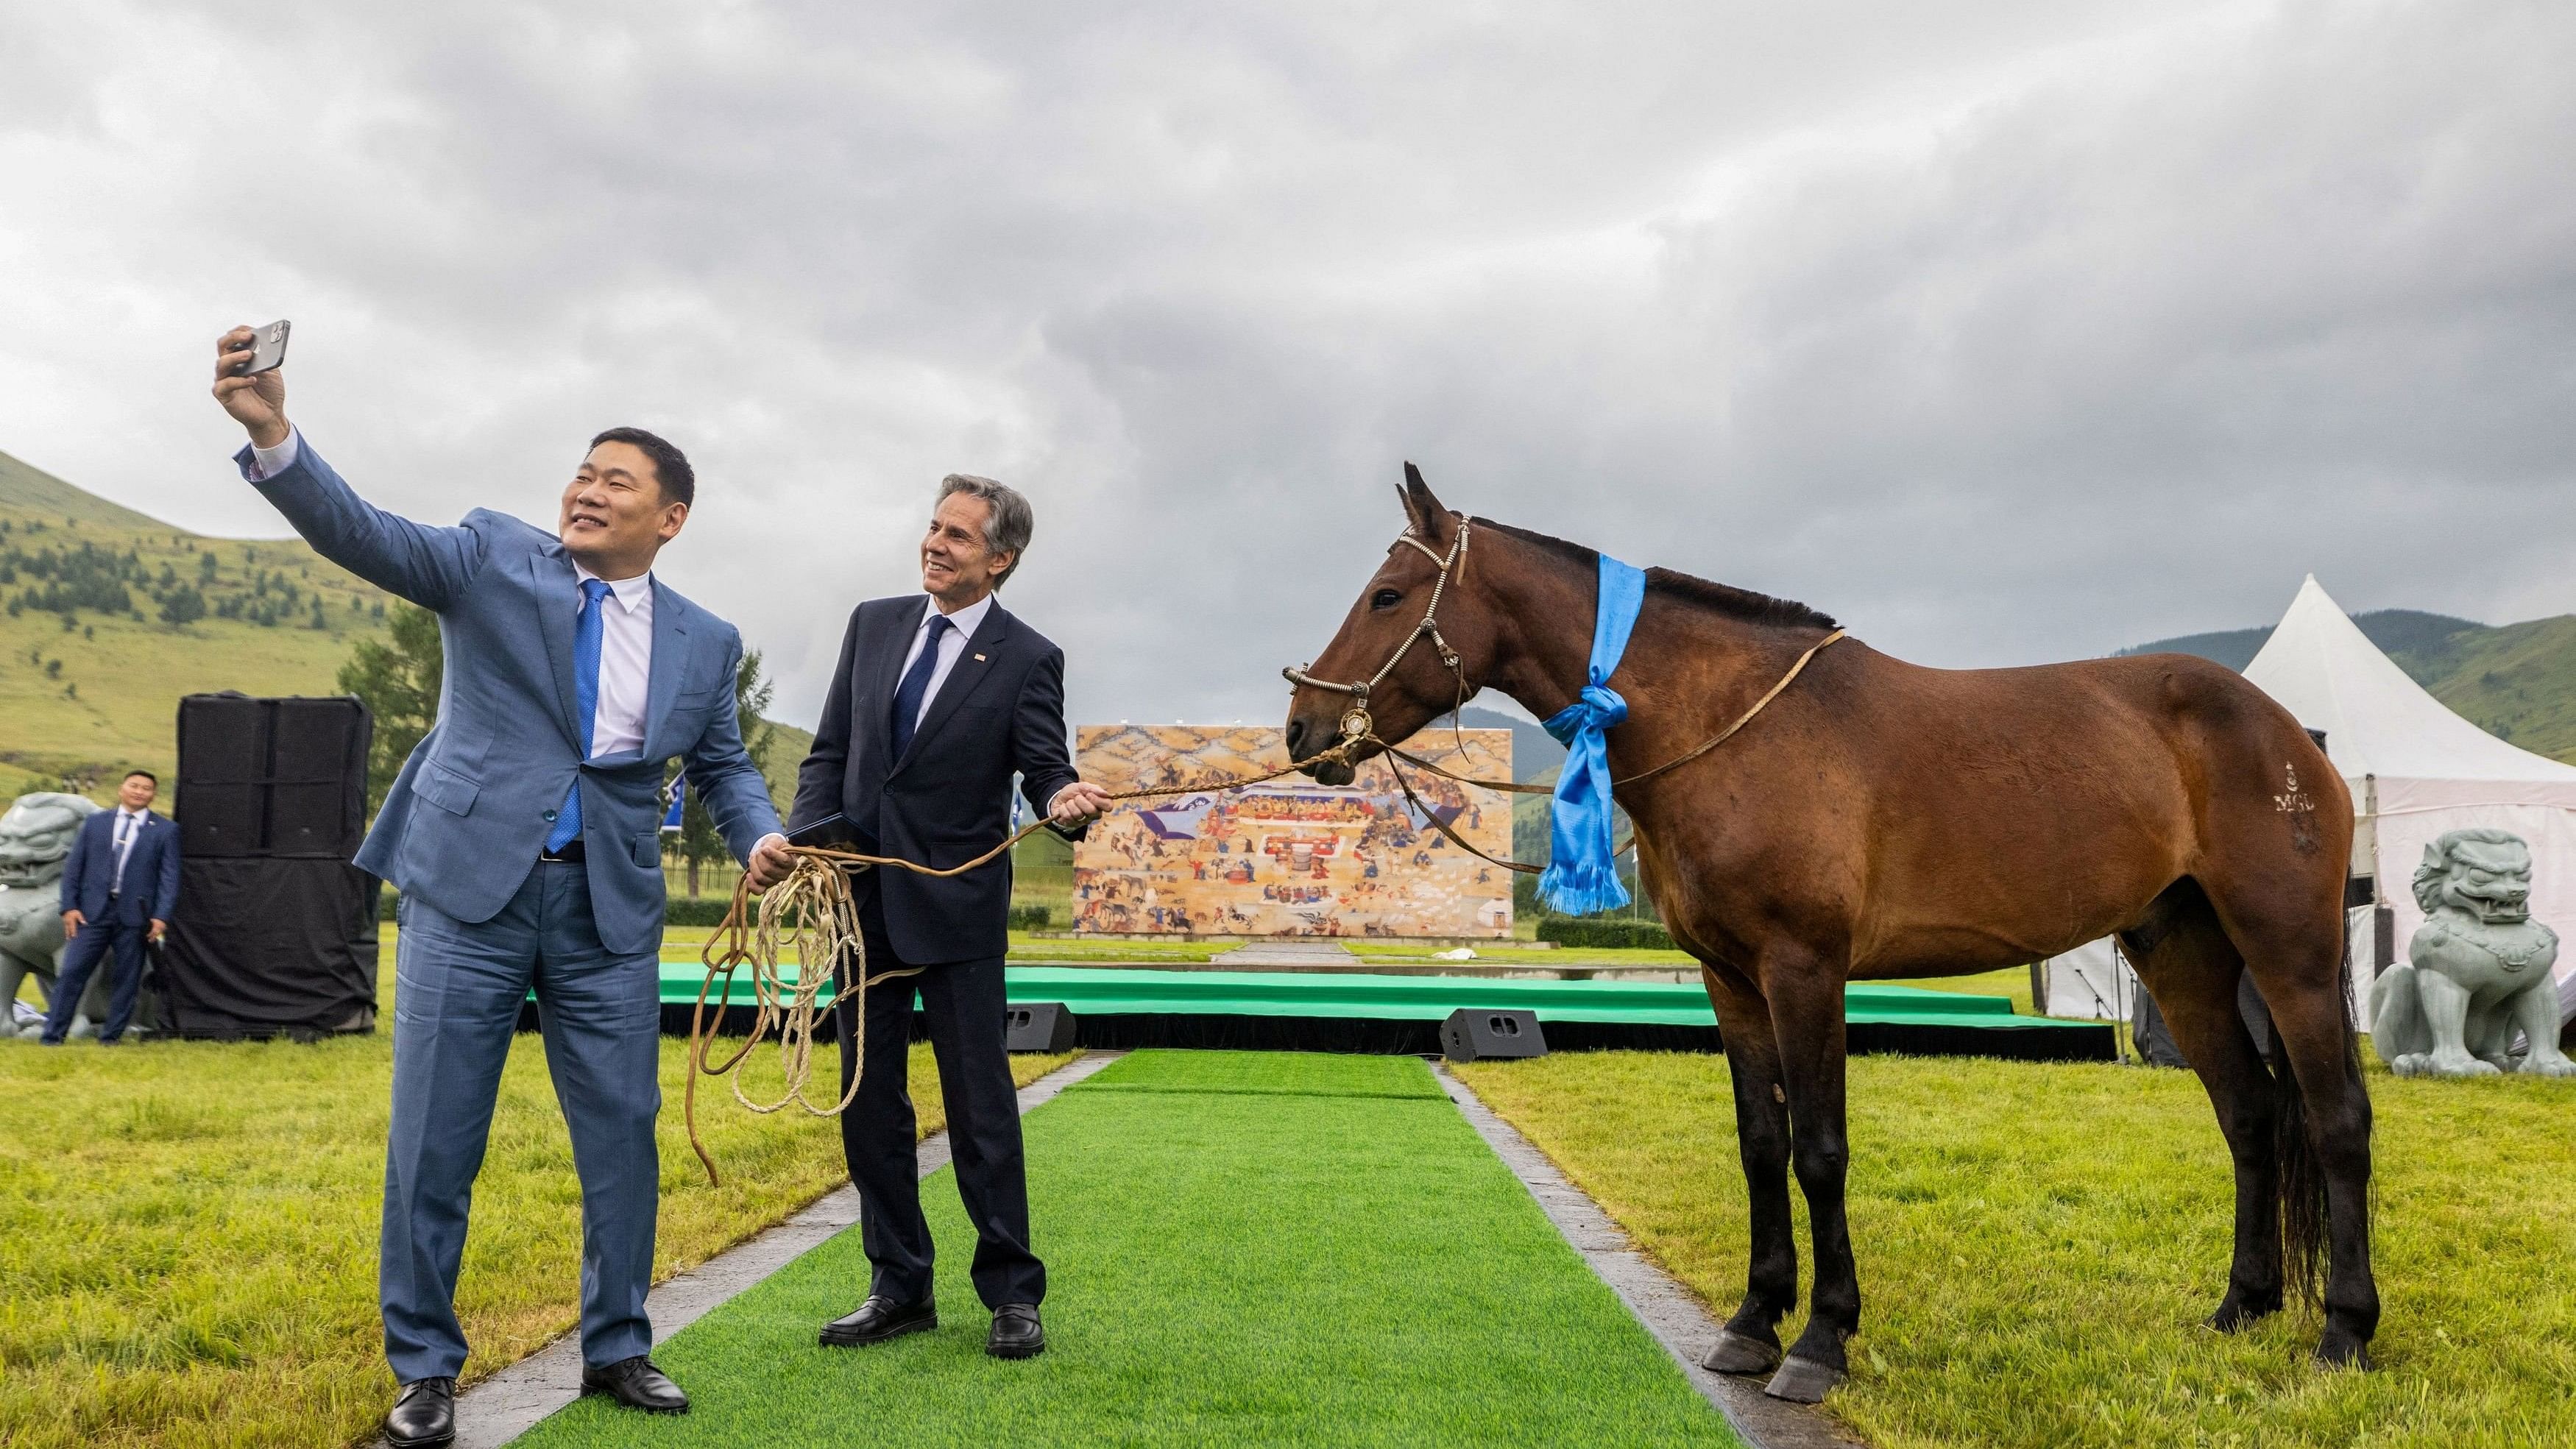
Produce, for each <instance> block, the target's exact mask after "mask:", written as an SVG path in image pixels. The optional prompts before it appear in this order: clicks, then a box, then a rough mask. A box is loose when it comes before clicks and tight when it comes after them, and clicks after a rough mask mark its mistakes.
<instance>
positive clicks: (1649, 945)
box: [1538, 916, 1676, 951]
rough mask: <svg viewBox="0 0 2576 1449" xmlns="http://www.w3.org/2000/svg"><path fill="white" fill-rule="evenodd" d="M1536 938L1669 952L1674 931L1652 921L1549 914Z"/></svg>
mask: <svg viewBox="0 0 2576 1449" xmlns="http://www.w3.org/2000/svg"><path fill="white" fill-rule="evenodd" d="M1538 938H1539V939H1540V940H1542V941H1554V942H1555V943H1556V944H1558V945H1560V946H1590V947H1592V948H1593V949H1595V950H1601V951H1670V950H1674V949H1676V948H1675V947H1674V945H1673V933H1672V932H1670V931H1667V930H1665V929H1664V928H1663V926H1662V925H1660V924H1659V923H1657V922H1654V921H1596V920H1592V919H1589V918H1587V917H1582V916H1550V917H1548V918H1547V919H1546V920H1543V921H1541V922H1539V923H1538Z"/></svg>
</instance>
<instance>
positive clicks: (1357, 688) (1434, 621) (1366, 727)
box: [1279, 513, 1469, 742]
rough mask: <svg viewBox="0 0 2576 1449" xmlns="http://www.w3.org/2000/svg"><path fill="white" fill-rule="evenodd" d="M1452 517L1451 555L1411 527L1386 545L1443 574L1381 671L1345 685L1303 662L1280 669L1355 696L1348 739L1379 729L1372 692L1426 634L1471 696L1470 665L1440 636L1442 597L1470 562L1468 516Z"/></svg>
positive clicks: (1346, 714) (1345, 730)
mask: <svg viewBox="0 0 2576 1449" xmlns="http://www.w3.org/2000/svg"><path fill="white" fill-rule="evenodd" d="M1450 517H1452V518H1455V519H1457V520H1458V538H1457V541H1455V542H1453V543H1451V544H1450V545H1449V556H1448V557H1447V558H1442V557H1441V556H1440V555H1438V554H1436V553H1433V552H1432V551H1431V546H1430V545H1429V544H1426V543H1424V542H1423V541H1422V540H1421V539H1418V538H1416V537H1414V536H1413V530H1412V529H1410V528H1408V529H1406V530H1405V531H1404V532H1402V533H1399V534H1397V535H1396V536H1395V543H1390V544H1388V545H1387V546H1386V547H1387V552H1389V553H1393V552H1394V551H1395V548H1396V545H1397V544H1402V545H1404V546H1405V547H1407V548H1411V549H1414V550H1416V551H1417V552H1419V553H1420V554H1421V555H1422V556H1423V557H1424V558H1427V559H1429V560H1431V565H1432V567H1434V568H1436V569H1438V570H1440V577H1439V578H1438V579H1437V580H1435V581H1433V583H1432V585H1431V605H1430V607H1429V608H1426V609H1424V610H1423V611H1422V622H1421V623H1419V624H1417V625H1415V626H1414V628H1413V632H1412V633H1410V634H1407V635H1405V636H1404V642H1403V643H1401V644H1398V645H1396V646H1395V652H1394V653H1393V654H1390V655H1388V656H1387V657H1386V663H1384V664H1382V665H1379V666H1378V671H1377V673H1375V674H1372V675H1370V676H1369V677H1368V678H1366V679H1362V680H1357V681H1354V682H1352V683H1350V684H1342V683H1338V682H1336V681H1334V680H1330V679H1317V678H1316V677H1315V676H1313V675H1311V674H1309V673H1307V672H1306V668H1307V666H1305V665H1303V664H1298V665H1292V666H1290V667H1288V668H1286V669H1282V670H1280V671H1279V674H1280V677H1281V678H1283V679H1286V680H1287V681H1288V682H1289V683H1290V684H1302V685H1311V686H1313V687H1314V688H1316V689H1329V690H1331V691H1333V692H1334V693H1336V694H1347V695H1349V696H1350V697H1351V707H1350V708H1349V709H1346V710H1344V711H1342V739H1343V740H1344V741H1345V742H1351V741H1358V740H1364V739H1367V738H1368V737H1369V733H1370V731H1371V730H1373V729H1375V728H1376V721H1375V720H1373V719H1372V718H1371V717H1370V715H1369V691H1370V690H1372V689H1374V688H1376V687H1377V686H1378V685H1380V684H1383V683H1385V682H1386V677H1387V676H1388V675H1390V674H1393V673H1394V672H1395V666H1397V665H1398V664H1401V663H1403V662H1404V656H1405V655H1406V654H1408V653H1410V652H1412V649H1413V645H1414V641H1416V640H1418V639H1420V638H1422V637H1423V636H1424V635H1429V636H1430V638H1431V647H1432V648H1434V649H1437V650H1439V651H1440V662H1441V663H1442V664H1444V665H1446V666H1448V669H1449V672H1450V673H1451V674H1452V675H1454V676H1456V677H1457V680H1458V698H1459V700H1460V701H1461V702H1463V701H1465V699H1466V698H1467V670H1466V666H1465V665H1464V664H1462V663H1461V662H1460V661H1459V658H1458V651H1457V650H1455V649H1452V648H1450V647H1449V641H1448V640H1446V639H1443V638H1441V637H1440V596H1441V595H1442V594H1443V593H1445V592H1447V590H1448V588H1449V576H1450V575H1451V574H1452V573H1455V572H1456V571H1457V570H1458V569H1459V568H1461V567H1462V566H1464V565H1465V563H1466V561H1467V533H1468V529H1469V522H1468V519H1467V517H1466V515H1464V514H1457V513H1453V514H1451V515H1450Z"/></svg>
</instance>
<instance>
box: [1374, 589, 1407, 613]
mask: <svg viewBox="0 0 2576 1449" xmlns="http://www.w3.org/2000/svg"><path fill="white" fill-rule="evenodd" d="M1403 601H1404V595H1402V594H1399V593H1397V592H1396V591H1395V590H1393V589H1380V590H1378V591H1377V592H1376V593H1374V594H1371V595H1369V607H1370V608H1372V609H1392V608H1394V607H1395V606H1396V605H1397V604H1399V603H1402V602H1403Z"/></svg>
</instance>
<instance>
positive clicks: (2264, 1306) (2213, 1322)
mask: <svg viewBox="0 0 2576 1449" xmlns="http://www.w3.org/2000/svg"><path fill="white" fill-rule="evenodd" d="M2280 1311H2281V1305H2280V1304H2279V1303H2277V1302H2272V1303H2265V1302H2262V1301H2259V1300H2258V1301H2254V1302H2238V1301H2237V1300H2236V1298H2235V1297H2234V1296H2233V1295H2230V1296H2229V1297H2227V1298H2225V1299H2223V1300H2221V1301H2220V1303H2219V1305H2218V1311H2217V1312H2215V1313H2212V1314H2211V1315H2209V1317H2208V1319H2207V1320H2205V1321H2206V1323H2207V1324H2208V1326H2209V1327H2210V1328H2212V1329H2214V1330H2216V1331H2217V1332H2220V1333H2242V1332H2244V1331H2245V1330H2246V1329H2249V1328H2252V1327H2253V1326H2254V1325H2255V1324H2257V1323H2260V1322H2262V1321H2263V1320H2264V1319H2266V1318H2269V1317H2271V1316H2272V1315H2273V1314H2275V1313H2278V1312H2280Z"/></svg>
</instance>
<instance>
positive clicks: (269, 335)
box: [240, 322, 294, 377]
mask: <svg viewBox="0 0 2576 1449" xmlns="http://www.w3.org/2000/svg"><path fill="white" fill-rule="evenodd" d="M293 325H294V324H293V323H291V322H271V323H269V324H268V325H267V326H265V327H262V328H260V329H259V330H258V331H257V332H256V333H254V334H252V336H251V340H250V364H249V365H248V366H246V367H244V368H243V369H242V370H241V373H240V375H241V376H243V377H250V376H252V375H254V374H257V373H262V372H267V371H269V370H271V369H272V368H275V367H276V366H278V365H279V364H280V363H283V362H284V361H286V334H287V331H288V329H289V328H291V327H292V326H293Z"/></svg>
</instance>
